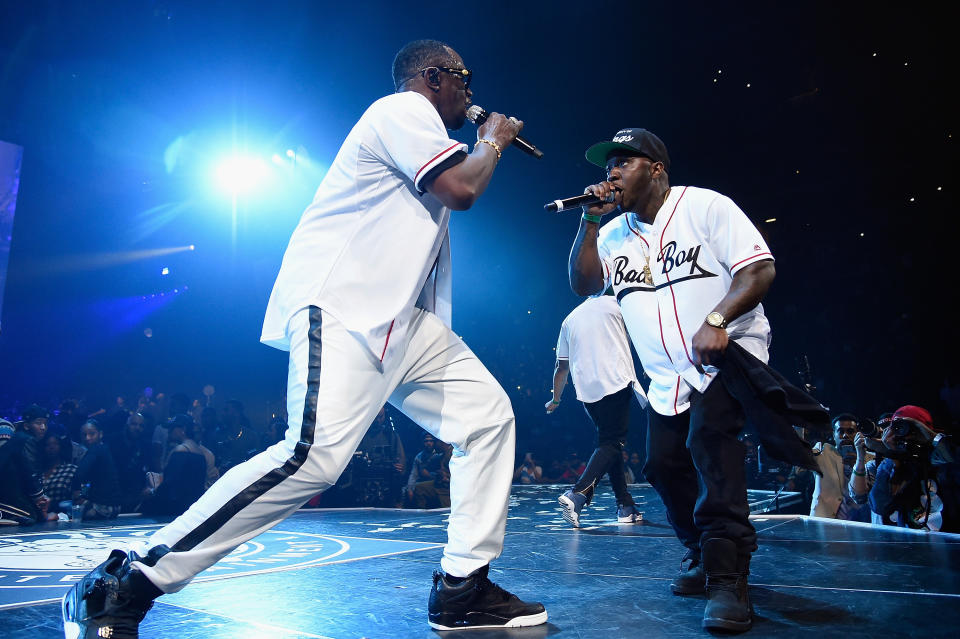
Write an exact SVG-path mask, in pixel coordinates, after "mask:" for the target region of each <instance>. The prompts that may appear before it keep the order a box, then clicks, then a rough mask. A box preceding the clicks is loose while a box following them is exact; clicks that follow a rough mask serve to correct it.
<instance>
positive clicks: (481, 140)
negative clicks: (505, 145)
mask: <svg viewBox="0 0 960 639" xmlns="http://www.w3.org/2000/svg"><path fill="white" fill-rule="evenodd" d="M477 144H489V145H490V146H492V147H493V150H494V151H496V152H497V161H498V162H499V161H500V145H499V144H497V143H496V142H494V141H493V140H488V139H487V138H480V139H479V140H477ZM477 144H474V145H473V149H474V150H476V149H477Z"/></svg>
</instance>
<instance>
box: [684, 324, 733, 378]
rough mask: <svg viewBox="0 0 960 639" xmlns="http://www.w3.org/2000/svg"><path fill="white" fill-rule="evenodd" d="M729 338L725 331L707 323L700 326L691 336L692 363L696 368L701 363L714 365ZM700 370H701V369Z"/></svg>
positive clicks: (701, 364) (721, 354)
mask: <svg viewBox="0 0 960 639" xmlns="http://www.w3.org/2000/svg"><path fill="white" fill-rule="evenodd" d="M729 341H730V338H729V337H728V336H727V331H726V330H725V329H722V328H716V327H714V326H710V325H709V324H704V325H703V326H701V327H700V330H698V331H697V332H696V333H695V334H694V336H693V363H694V365H696V366H697V367H698V368H699V367H701V366H703V365H713V366H716V365H717V364H719V363H720V359H721V358H722V357H723V353H724V352H725V351H726V350H727V343H728V342H729ZM701 372H702V371H701Z"/></svg>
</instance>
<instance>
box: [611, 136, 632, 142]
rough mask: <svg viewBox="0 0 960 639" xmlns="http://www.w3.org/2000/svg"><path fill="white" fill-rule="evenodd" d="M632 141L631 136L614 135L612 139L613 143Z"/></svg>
mask: <svg viewBox="0 0 960 639" xmlns="http://www.w3.org/2000/svg"><path fill="white" fill-rule="evenodd" d="M632 139H633V136H632V135H615V136H614V137H613V141H614V142H629V141H630V140H632Z"/></svg>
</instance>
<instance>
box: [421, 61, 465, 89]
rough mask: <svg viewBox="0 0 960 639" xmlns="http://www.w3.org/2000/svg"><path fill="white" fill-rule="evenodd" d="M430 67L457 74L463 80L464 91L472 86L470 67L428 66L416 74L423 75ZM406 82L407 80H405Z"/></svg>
mask: <svg viewBox="0 0 960 639" xmlns="http://www.w3.org/2000/svg"><path fill="white" fill-rule="evenodd" d="M430 69H437V70H438V71H443V72H444V73H449V74H450V75H455V76H457V77H458V78H460V79H461V80H463V90H464V91H466V90H467V89H469V88H470V81H471V80H473V71H471V70H470V69H452V68H450V67H438V66H432V67H426V68H425V69H420V70H419V71H417V73H416V74H414V75H417V74H419V75H423V74H425V73H426V72H427V71H428V70H430ZM410 77H411V78H412V77H413V76H410ZM409 79H410V78H407V80H409ZM404 82H406V80H404Z"/></svg>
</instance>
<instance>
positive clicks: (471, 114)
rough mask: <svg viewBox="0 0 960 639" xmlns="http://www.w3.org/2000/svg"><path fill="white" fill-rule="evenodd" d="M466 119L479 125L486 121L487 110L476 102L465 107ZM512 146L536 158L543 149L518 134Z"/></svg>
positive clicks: (540, 154)
mask: <svg viewBox="0 0 960 639" xmlns="http://www.w3.org/2000/svg"><path fill="white" fill-rule="evenodd" d="M467 119H468V120H470V121H471V122H473V123H474V124H476V125H477V126H480V125H481V124H483V123H484V122H486V121H487V112H486V111H484V110H483V107H481V106H479V105H477V104H474V105H471V106H470V108H469V109H467ZM513 146H515V147H517V148H518V149H520V150H521V151H523V152H524V153H527V154H529V155H532V156H533V157H535V158H537V159H538V160H539V159H540V158H542V157H543V151H541V150H540V149H538V148H537V147H535V146H533V145H532V144H530V143H529V142H527V141H526V140H524V139H523V138H522V137H520V136H519V135H518V136H517V137H516V138H515V139H514V141H513Z"/></svg>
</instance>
